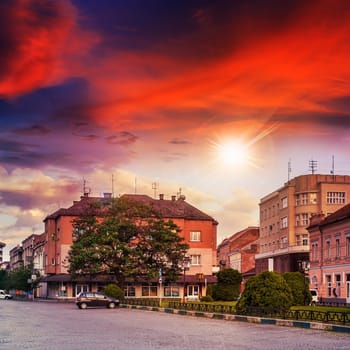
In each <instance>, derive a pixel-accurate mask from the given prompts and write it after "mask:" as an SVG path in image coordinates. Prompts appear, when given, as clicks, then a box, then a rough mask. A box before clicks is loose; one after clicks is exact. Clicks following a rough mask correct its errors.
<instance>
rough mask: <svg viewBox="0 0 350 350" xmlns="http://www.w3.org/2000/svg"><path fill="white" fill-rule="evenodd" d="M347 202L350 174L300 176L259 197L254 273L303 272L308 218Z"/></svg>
mask: <svg viewBox="0 0 350 350" xmlns="http://www.w3.org/2000/svg"><path fill="white" fill-rule="evenodd" d="M349 202H350V176H348V175H344V176H342V175H320V174H311V175H301V176H298V177H295V178H293V179H291V180H290V181H288V182H286V183H285V184H284V186H283V187H281V188H279V189H278V190H276V191H274V192H272V193H270V194H268V195H267V196H265V197H263V198H262V199H261V200H260V204H259V205H260V239H259V249H260V251H259V254H257V255H256V256H255V260H256V262H255V263H256V273H260V272H262V271H264V270H270V271H276V272H280V273H283V272H288V271H305V269H307V265H308V261H309V249H310V243H309V233H308V231H307V227H308V226H309V224H310V217H311V216H312V215H315V214H319V213H326V214H330V213H333V212H335V211H337V210H338V209H340V208H341V207H342V206H344V205H345V204H347V203H349Z"/></svg>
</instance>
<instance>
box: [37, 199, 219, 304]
mask: <svg viewBox="0 0 350 350" xmlns="http://www.w3.org/2000/svg"><path fill="white" fill-rule="evenodd" d="M124 196H125V197H127V198H129V199H130V200H134V201H138V202H142V203H146V204H149V205H151V206H152V207H153V208H154V209H156V210H157V211H158V212H159V213H160V214H161V215H162V217H163V218H164V219H166V220H168V219H171V220H172V221H173V222H174V223H175V224H176V225H177V226H178V227H179V228H180V229H181V231H180V233H179V234H180V235H181V236H182V237H184V241H185V242H186V243H187V244H188V245H189V247H190V248H189V250H188V258H189V262H190V263H189V269H187V268H186V269H185V271H184V276H183V278H181V279H180V280H179V281H178V282H177V283H173V284H171V285H163V286H162V290H160V286H159V285H158V281H155V283H153V284H151V285H147V286H146V285H145V286H141V285H135V284H129V285H126V286H125V293H126V296H127V297H178V298H183V297H184V296H186V297H187V298H191V299H192V298H193V299H196V298H198V297H199V296H200V295H205V292H206V286H207V284H208V283H212V282H213V281H215V277H214V276H213V272H214V271H216V269H217V263H216V240H217V225H218V223H217V221H216V220H214V219H213V218H212V217H210V216H209V215H207V214H205V213H203V212H202V211H200V210H199V209H197V208H195V207H194V206H192V205H190V204H189V203H187V202H186V201H185V198H184V196H180V197H179V198H176V196H172V197H171V199H165V198H164V195H159V199H153V198H151V197H149V196H146V195H124ZM111 199H112V198H111V195H110V194H106V195H105V196H104V197H102V198H99V197H89V196H88V195H84V196H83V197H81V199H80V201H75V202H74V203H73V205H72V206H71V207H69V208H67V209H63V208H61V209H59V210H58V211H56V212H54V213H53V214H51V215H49V216H47V217H46V218H45V220H44V223H45V236H46V239H45V274H46V278H45V282H46V283H47V286H46V287H47V295H45V296H46V297H56V296H61V297H74V296H76V295H77V293H79V292H80V291H83V290H84V291H85V290H92V289H96V288H99V287H100V286H99V285H98V283H99V281H83V280H81V279H80V280H75V281H72V280H71V279H70V276H69V275H68V252H69V249H70V246H71V244H72V232H73V226H72V220H74V219H75V218H77V217H79V216H80V215H82V213H83V211H84V209H85V208H86V207H87V206H88V205H89V204H90V203H91V202H96V201H97V202H107V203H108V202H109V201H111ZM100 282H101V283H103V282H105V283H106V282H108V281H100ZM184 287H185V288H184ZM44 289H45V288H43V290H44Z"/></svg>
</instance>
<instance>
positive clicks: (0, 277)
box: [0, 270, 9, 290]
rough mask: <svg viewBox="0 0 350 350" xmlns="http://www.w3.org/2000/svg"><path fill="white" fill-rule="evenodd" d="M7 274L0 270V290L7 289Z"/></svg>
mask: <svg viewBox="0 0 350 350" xmlns="http://www.w3.org/2000/svg"><path fill="white" fill-rule="evenodd" d="M8 283H9V282H8V272H7V271H6V270H0V289H5V290H7V289H8Z"/></svg>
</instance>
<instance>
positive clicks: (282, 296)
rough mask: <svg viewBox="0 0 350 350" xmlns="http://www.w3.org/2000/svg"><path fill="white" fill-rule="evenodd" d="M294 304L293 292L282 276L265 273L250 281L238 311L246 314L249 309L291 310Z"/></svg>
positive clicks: (238, 304) (274, 273)
mask: <svg viewBox="0 0 350 350" xmlns="http://www.w3.org/2000/svg"><path fill="white" fill-rule="evenodd" d="M292 304H293V294H292V291H291V289H290V287H289V286H288V284H287V282H286V281H285V279H284V278H283V277H282V275H280V274H278V273H276V272H269V271H264V272H262V273H260V274H259V275H257V276H253V277H250V278H249V279H248V281H247V283H246V286H245V289H244V291H243V293H242V295H241V298H240V299H239V301H238V303H237V310H238V311H243V312H246V311H247V310H248V308H249V307H265V308H277V309H289V308H290V307H291V306H292Z"/></svg>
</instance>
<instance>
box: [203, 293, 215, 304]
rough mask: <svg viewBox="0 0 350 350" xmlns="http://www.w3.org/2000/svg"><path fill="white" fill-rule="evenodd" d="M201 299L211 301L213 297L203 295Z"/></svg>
mask: <svg viewBox="0 0 350 350" xmlns="http://www.w3.org/2000/svg"><path fill="white" fill-rule="evenodd" d="M201 301H204V302H208V303H211V302H212V301H214V299H213V298H212V297H211V296H210V295H205V296H204V297H201Z"/></svg>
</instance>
